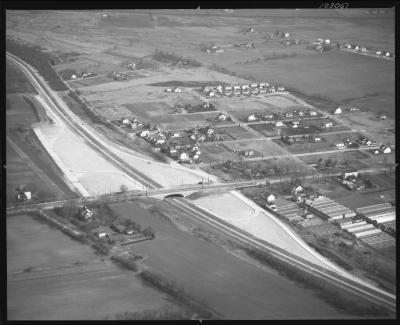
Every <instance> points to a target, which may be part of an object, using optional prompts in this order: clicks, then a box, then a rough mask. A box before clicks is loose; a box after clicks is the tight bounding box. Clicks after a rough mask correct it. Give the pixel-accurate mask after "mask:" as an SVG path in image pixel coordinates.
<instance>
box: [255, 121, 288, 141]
mask: <svg viewBox="0 0 400 325" xmlns="http://www.w3.org/2000/svg"><path fill="white" fill-rule="evenodd" d="M248 126H249V127H251V128H252V129H254V130H256V131H257V132H260V133H261V134H262V135H264V136H265V137H267V138H270V137H275V136H278V135H279V134H280V130H281V129H282V127H276V126H275V124H273V123H259V124H248Z"/></svg>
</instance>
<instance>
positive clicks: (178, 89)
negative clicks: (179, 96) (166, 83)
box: [174, 87, 182, 93]
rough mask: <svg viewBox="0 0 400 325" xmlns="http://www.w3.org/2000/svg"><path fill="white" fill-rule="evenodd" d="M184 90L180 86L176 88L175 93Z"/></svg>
mask: <svg viewBox="0 0 400 325" xmlns="http://www.w3.org/2000/svg"><path fill="white" fill-rule="evenodd" d="M180 92H182V89H181V88H179V87H176V88H174V93H180Z"/></svg>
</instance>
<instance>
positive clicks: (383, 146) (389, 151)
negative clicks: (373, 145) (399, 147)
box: [379, 144, 392, 153]
mask: <svg viewBox="0 0 400 325" xmlns="http://www.w3.org/2000/svg"><path fill="white" fill-rule="evenodd" d="M379 149H380V150H381V152H382V153H391V152H392V149H390V147H388V146H386V145H384V144H383V145H381V146H380V148H379Z"/></svg>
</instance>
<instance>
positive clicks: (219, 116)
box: [217, 113, 226, 121]
mask: <svg viewBox="0 0 400 325" xmlns="http://www.w3.org/2000/svg"><path fill="white" fill-rule="evenodd" d="M217 120H219V121H226V115H225V114H223V113H219V114H218V115H217Z"/></svg>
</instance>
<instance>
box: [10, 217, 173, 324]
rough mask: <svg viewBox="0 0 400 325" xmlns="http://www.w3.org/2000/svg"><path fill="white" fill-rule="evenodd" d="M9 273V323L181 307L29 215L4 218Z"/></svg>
mask: <svg viewBox="0 0 400 325" xmlns="http://www.w3.org/2000/svg"><path fill="white" fill-rule="evenodd" d="M77 262H78V263H77ZM30 267H32V268H33V269H32V270H31V271H30V272H23V273H20V274H11V273H10V272H16V271H22V270H26V269H27V268H30ZM7 268H8V282H7V289H8V290H7V316H8V319H9V320H50V319H52V320H73V319H74V320H79V319H82V320H83V319H85V320H90V319H91V320H100V319H103V318H105V317H109V318H110V319H114V315H115V314H116V313H121V312H126V311H130V312H135V311H143V310H146V309H158V308H161V307H163V306H165V305H168V306H172V307H173V308H179V307H177V306H176V305H175V304H174V302H173V301H171V300H167V297H165V295H164V294H162V293H159V292H158V291H155V290H154V289H152V288H149V287H147V286H144V285H143V284H142V283H141V281H140V280H139V279H137V278H136V277H135V276H134V274H131V273H130V272H129V271H126V270H121V269H120V268H119V267H117V266H115V265H114V264H112V263H111V262H109V261H105V262H101V261H100V258H99V256H97V255H95V254H94V251H93V250H92V249H91V248H90V247H89V246H87V245H83V244H81V243H79V242H77V241H74V240H71V239H70V238H69V237H68V236H67V235H65V234H63V233H62V232H61V231H59V230H58V229H54V228H51V227H50V226H49V225H48V224H46V223H42V222H41V221H36V220H34V219H32V217H30V216H24V215H21V216H14V217H8V218H7ZM37 268H53V269H52V270H47V271H46V270H38V269H37ZM35 269H36V270H35Z"/></svg>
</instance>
